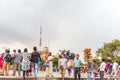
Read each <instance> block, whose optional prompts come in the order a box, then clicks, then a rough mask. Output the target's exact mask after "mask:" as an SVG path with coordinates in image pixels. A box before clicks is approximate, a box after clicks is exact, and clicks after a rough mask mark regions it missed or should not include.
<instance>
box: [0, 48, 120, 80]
mask: <svg viewBox="0 0 120 80" xmlns="http://www.w3.org/2000/svg"><path fill="white" fill-rule="evenodd" d="M41 60H43V61H44V62H45V64H44V65H45V71H46V77H54V76H53V70H54V67H53V60H54V57H53V56H52V53H51V52H49V51H48V48H47V47H45V48H44V50H43V52H42V54H41V55H40V53H39V52H38V50H37V47H33V52H32V53H31V54H30V53H28V49H27V48H25V49H24V51H23V52H22V51H21V50H20V49H18V50H17V51H16V50H13V55H12V54H11V52H10V50H8V49H6V50H5V53H3V54H2V55H1V56H0V69H1V70H0V73H1V75H2V76H3V75H5V76H9V70H10V65H11V63H12V64H13V69H12V70H13V75H12V76H15V75H16V70H17V71H18V76H21V70H22V72H23V74H22V75H23V80H25V76H26V75H27V76H28V75H32V72H33V74H34V77H35V78H37V74H38V65H39V64H40V62H41ZM81 64H82V60H81V59H80V55H79V54H76V55H75V57H74V59H70V58H66V54H65V53H62V54H61V57H59V60H58V65H57V66H56V68H58V70H59V72H60V74H61V77H62V80H64V78H65V77H66V76H73V77H74V79H75V80H77V78H78V79H79V80H80V79H81V67H82V66H81ZM86 67H87V74H88V80H92V75H93V74H96V73H98V74H100V75H99V76H100V80H104V76H105V75H109V76H113V75H114V76H117V75H119V74H120V67H119V66H118V61H115V62H113V63H112V62H111V61H110V60H108V61H107V62H105V60H104V59H102V62H101V64H100V66H98V64H97V63H96V61H93V59H92V57H91V58H90V59H88V62H87V66H86ZM32 68H33V69H32ZM56 71H57V70H56ZM95 77H98V76H95Z"/></svg>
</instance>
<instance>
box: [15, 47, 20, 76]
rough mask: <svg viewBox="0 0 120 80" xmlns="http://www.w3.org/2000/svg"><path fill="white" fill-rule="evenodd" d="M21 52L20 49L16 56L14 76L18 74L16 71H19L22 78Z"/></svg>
mask: <svg viewBox="0 0 120 80" xmlns="http://www.w3.org/2000/svg"><path fill="white" fill-rule="evenodd" d="M21 59H22V57H21V50H20V49H18V53H16V54H15V55H14V64H13V76H15V74H16V69H18V75H19V76H21V74H20V73H21V68H20V63H21Z"/></svg>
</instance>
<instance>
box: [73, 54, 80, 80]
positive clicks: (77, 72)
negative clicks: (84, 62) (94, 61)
mask: <svg viewBox="0 0 120 80" xmlns="http://www.w3.org/2000/svg"><path fill="white" fill-rule="evenodd" d="M75 57H76V58H75V59H74V78H75V80H77V75H78V79H79V80H80V78H81V72H80V64H81V60H80V59H79V54H76V56H75Z"/></svg>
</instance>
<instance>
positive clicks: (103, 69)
mask: <svg viewBox="0 0 120 80" xmlns="http://www.w3.org/2000/svg"><path fill="white" fill-rule="evenodd" d="M105 67H106V63H105V60H104V59H102V63H101V64H100V80H104V72H105Z"/></svg>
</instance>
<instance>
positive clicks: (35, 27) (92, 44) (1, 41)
mask: <svg viewBox="0 0 120 80" xmlns="http://www.w3.org/2000/svg"><path fill="white" fill-rule="evenodd" d="M40 26H42V27H43V46H48V47H49V48H50V51H52V52H53V53H56V52H57V51H58V50H59V49H70V50H71V51H72V52H75V53H82V52H83V49H84V48H86V47H88V48H91V49H92V52H93V53H94V52H95V51H96V50H97V48H98V47H101V46H102V45H103V43H104V42H109V41H111V40H114V39H120V0H12V1H11V0H0V49H1V50H2V49H3V47H7V48H11V49H14V48H15V49H19V48H20V49H23V48H25V47H28V48H29V49H31V48H32V47H33V46H38V45H39V37H40V34H39V33H40V29H39V28H40Z"/></svg>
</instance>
